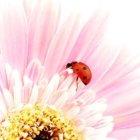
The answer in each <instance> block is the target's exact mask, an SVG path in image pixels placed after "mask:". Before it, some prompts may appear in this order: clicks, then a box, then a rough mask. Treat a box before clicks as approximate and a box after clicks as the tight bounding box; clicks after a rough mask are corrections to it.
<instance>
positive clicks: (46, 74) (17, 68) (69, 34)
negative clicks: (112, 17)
mask: <svg viewBox="0 0 140 140" xmlns="http://www.w3.org/2000/svg"><path fill="white" fill-rule="evenodd" d="M0 2H1V3H0V10H1V11H0V31H1V34H0V49H1V50H0V52H1V55H0V61H1V66H0V92H1V94H0V120H1V125H0V139H1V140H19V139H23V140H25V139H26V140H93V139H94V140H106V139H111V138H110V137H115V138H116V135H117V133H118V132H116V131H121V128H123V127H124V128H126V125H125V123H126V124H128V123H129V122H130V121H129V119H128V116H127V115H126V114H125V113H126V112H123V111H124V110H123V109H126V108H127V107H129V106H127V105H128V104H125V107H126V108H121V107H122V106H123V105H121V106H120V108H119V107H118V106H117V105H118V104H117V102H116V104H115V105H114V102H115V101H118V100H119V99H120V98H119V97H118V95H116V94H115V93H116V92H117V91H118V92H119V91H120V89H121V88H122V89H123V88H125V85H124V84H121V83H124V82H123V80H124V81H128V80H129V76H130V77H131V75H128V77H127V76H126V75H127V73H129V72H131V71H134V68H137V67H138V65H137V64H135V65H134V66H132V67H131V68H130V67H129V65H127V66H128V67H126V68H125V69H124V71H121V72H120V69H122V67H123V68H124V65H125V64H128V63H127V62H128V61H126V62H122V60H123V57H125V56H124V54H123V50H121V49H120V48H118V47H117V46H116V47H115V46H113V44H111V45H108V44H106V42H105V41H103V40H102V36H103V33H104V32H103V31H104V29H105V27H106V26H105V25H106V24H105V21H106V17H107V16H106V15H104V14H103V13H102V12H99V11H98V12H96V13H95V14H93V15H92V17H91V18H90V19H89V20H88V21H87V22H86V23H85V22H83V23H81V21H80V15H79V14H78V13H75V12H74V14H71V15H70V16H69V17H68V18H67V19H66V20H65V21H64V22H61V14H60V13H61V12H60V11H61V9H60V7H61V3H59V1H55V0H40V1H32V0H30V1H19V0H14V1H12V2H11V1H10V0H9V1H8V0H6V1H3V0H2V1H0ZM110 46H111V47H110ZM103 50H104V51H103ZM72 61H81V62H84V63H85V64H87V65H88V66H89V67H90V69H91V71H92V72H93V78H92V80H91V82H90V83H89V84H88V85H87V86H85V85H83V83H82V82H81V80H80V79H79V80H78V90H77V91H76V89H77V81H76V75H75V74H74V73H73V71H72V70H71V69H66V65H67V63H69V62H72ZM114 66H120V67H117V68H116V67H114ZM119 72H120V73H119ZM116 73H119V74H118V75H116ZM136 73H137V72H136ZM114 75H115V76H114ZM123 76H124V78H122V77H123ZM125 78H126V79H125ZM118 82H119V83H120V84H117V83H118ZM126 83H127V82H126ZM114 85H115V86H114ZM132 86H133V84H132ZM113 87H115V88H113ZM122 92H124V90H121V92H120V94H121V93H122ZM114 95H116V96H115V97H116V98H115V99H116V100H115V101H114V100H113V99H114V98H111V97H114ZM120 97H121V96H120ZM124 97H126V94H124ZM134 98H135V97H134ZM106 99H107V100H106ZM135 99H136V98H135ZM132 107H133V106H132ZM106 109H107V111H106ZM121 109H122V110H121ZM119 113H120V114H119ZM123 113H124V114H123ZM127 113H128V112H127ZM112 116H113V117H114V119H113V117H112ZM124 116H125V117H124ZM126 118H127V119H126ZM126 120H127V121H126ZM130 120H131V118H130ZM120 123H121V124H122V125H121V126H123V127H120ZM114 124H115V127H114V130H115V131H113V133H110V132H111V131H112V128H113V125H114ZM130 126H131V127H132V123H131V125H130ZM123 132H124V131H123ZM109 134H110V135H109ZM133 134H134V133H133ZM109 136H110V137H109ZM134 136H135V134H134ZM129 137H132V135H129ZM123 140H124V139H123Z"/></svg>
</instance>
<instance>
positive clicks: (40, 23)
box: [25, 0, 59, 62]
mask: <svg viewBox="0 0 140 140" xmlns="http://www.w3.org/2000/svg"><path fill="white" fill-rule="evenodd" d="M31 2H32V1H29V4H31ZM27 4H28V3H27ZM25 10H26V9H25ZM58 17H59V4H58V3H57V1H56V0H39V1H37V2H36V3H35V5H34V8H33V11H32V15H31V17H30V22H29V40H28V45H29V50H28V61H30V60H32V59H33V58H39V59H40V61H41V62H44V59H45V55H46V53H47V51H48V47H49V45H50V43H51V40H52V38H53V36H54V33H55V32H56V27H57V26H58Z"/></svg>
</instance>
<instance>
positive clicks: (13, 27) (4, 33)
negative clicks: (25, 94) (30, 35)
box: [0, 0, 27, 72]
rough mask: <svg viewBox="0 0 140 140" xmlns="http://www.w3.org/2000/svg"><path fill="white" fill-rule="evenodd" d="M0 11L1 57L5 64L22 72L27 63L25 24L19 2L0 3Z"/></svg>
mask: <svg viewBox="0 0 140 140" xmlns="http://www.w3.org/2000/svg"><path fill="white" fill-rule="evenodd" d="M9 5H10V6H9ZM0 9H1V12H0V32H1V33H0V46H1V55H2V57H3V58H4V60H5V62H6V63H9V64H11V65H12V67H14V68H16V69H18V70H20V71H21V72H23V70H24V67H25V65H26V63H27V24H26V18H25V14H24V11H23V7H22V5H21V1H18V0H15V1H1V2H0Z"/></svg>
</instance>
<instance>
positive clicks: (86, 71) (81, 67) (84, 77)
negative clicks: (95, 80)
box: [66, 61, 92, 85]
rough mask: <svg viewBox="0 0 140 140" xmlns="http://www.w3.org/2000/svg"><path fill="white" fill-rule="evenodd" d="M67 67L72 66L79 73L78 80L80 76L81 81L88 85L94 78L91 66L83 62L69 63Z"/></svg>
mask: <svg viewBox="0 0 140 140" xmlns="http://www.w3.org/2000/svg"><path fill="white" fill-rule="evenodd" d="M66 68H71V69H72V70H73V72H74V73H75V74H77V81H78V78H80V79H81V81H82V82H83V83H84V84H85V85H87V84H88V83H89V82H90V80H91V78H92V73H91V70H90V68H89V67H88V66H87V65H86V64H84V63H82V62H76V61H74V62H71V63H68V64H67V65H66Z"/></svg>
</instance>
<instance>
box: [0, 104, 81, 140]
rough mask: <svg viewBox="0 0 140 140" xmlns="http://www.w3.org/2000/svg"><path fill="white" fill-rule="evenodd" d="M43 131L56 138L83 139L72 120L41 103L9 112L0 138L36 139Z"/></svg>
mask: <svg viewBox="0 0 140 140" xmlns="http://www.w3.org/2000/svg"><path fill="white" fill-rule="evenodd" d="M41 132H44V133H46V135H48V137H49V138H50V139H54V140H55V139H58V140H61V139H62V140H82V137H81V135H80V134H79V133H77V131H76V128H75V126H74V124H73V122H72V121H70V120H68V119H67V118H66V117H65V116H64V115H63V114H62V113H61V112H59V111H56V110H55V109H52V108H50V107H47V106H40V105H35V106H32V107H23V108H22V109H20V110H16V111H14V112H11V113H9V114H8V116H7V117H6V119H5V121H4V122H2V124H1V126H0V138H1V139H0V140H34V139H35V138H36V137H37V136H39V135H40V134H41Z"/></svg>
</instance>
